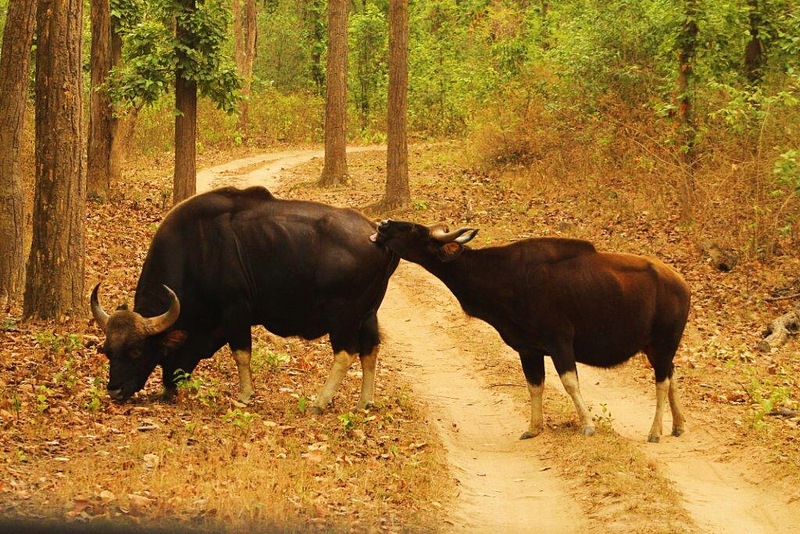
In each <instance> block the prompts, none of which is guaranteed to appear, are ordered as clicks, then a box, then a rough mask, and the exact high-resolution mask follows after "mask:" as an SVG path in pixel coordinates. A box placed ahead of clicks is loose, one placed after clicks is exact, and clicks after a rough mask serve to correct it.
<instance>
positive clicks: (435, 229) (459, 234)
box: [430, 224, 478, 245]
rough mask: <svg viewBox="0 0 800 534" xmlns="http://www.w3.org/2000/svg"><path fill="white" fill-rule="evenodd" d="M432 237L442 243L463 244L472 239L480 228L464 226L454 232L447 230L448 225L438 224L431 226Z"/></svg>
mask: <svg viewBox="0 0 800 534" xmlns="http://www.w3.org/2000/svg"><path fill="white" fill-rule="evenodd" d="M430 232H431V237H432V238H433V239H435V240H436V241H438V242H440V243H450V242H452V241H455V242H456V243H458V244H460V245H463V244H464V243H467V242H469V241H471V240H472V238H474V237H475V236H476V235H477V234H478V230H477V229H475V228H467V227H462V228H459V229H458V230H453V231H452V232H448V231H447V226H446V225H444V224H437V225H436V226H432V227H431V230H430Z"/></svg>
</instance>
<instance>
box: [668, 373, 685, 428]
mask: <svg viewBox="0 0 800 534" xmlns="http://www.w3.org/2000/svg"><path fill="white" fill-rule="evenodd" d="M668 396H669V409H670V411H672V435H673V436H675V437H678V436H680V435H681V434H683V433H684V431H685V430H686V418H685V417H684V416H683V411H682V410H681V405H680V401H678V381H677V380H676V379H675V375H674V374H673V375H672V378H670V379H669V395H668Z"/></svg>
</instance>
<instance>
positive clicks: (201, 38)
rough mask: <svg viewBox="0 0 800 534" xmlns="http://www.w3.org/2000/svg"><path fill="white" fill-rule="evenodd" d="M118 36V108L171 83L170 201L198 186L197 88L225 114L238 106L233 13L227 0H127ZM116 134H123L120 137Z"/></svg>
mask: <svg viewBox="0 0 800 534" xmlns="http://www.w3.org/2000/svg"><path fill="white" fill-rule="evenodd" d="M124 7H125V8H127V10H125V11H124V15H123V16H122V17H121V19H120V34H121V35H122V37H123V38H124V40H125V45H126V54H125V55H124V58H123V61H122V64H121V65H120V67H119V68H115V69H114V76H113V79H112V83H111V84H110V89H111V94H112V97H113V98H114V101H115V102H117V103H119V104H120V106H121V107H122V108H127V109H131V108H132V109H134V110H136V109H138V107H139V106H141V105H142V104H143V103H144V104H149V103H153V102H155V101H157V100H158V99H159V98H160V97H161V95H162V94H163V93H164V92H165V91H167V90H168V88H169V87H173V86H174V87H175V105H176V117H175V170H174V173H173V201H174V202H176V203H177V202H180V201H181V200H183V199H186V198H188V197H190V196H192V195H193V194H194V192H195V189H196V184H195V170H196V166H197V163H196V159H195V158H196V151H197V150H196V142H197V140H196V136H197V97H198V92H199V93H200V94H202V95H204V96H207V97H209V98H210V99H211V100H212V101H213V102H214V103H216V104H217V106H218V107H219V108H221V109H223V110H224V111H226V112H228V113H232V112H233V111H234V110H235V108H236V101H237V99H238V97H239V88H240V86H241V83H240V79H239V76H238V74H237V73H236V66H235V65H234V64H233V61H231V58H230V56H229V49H228V48H227V46H226V45H227V39H228V38H229V34H228V33H229V32H228V27H229V24H230V18H231V12H230V9H229V7H228V4H227V0H202V1H200V2H195V1H194V0H181V2H180V3H179V4H178V5H176V4H174V3H173V2H172V0H150V1H149V2H148V3H147V5H146V6H145V5H143V4H142V3H141V2H129V3H126V4H125V6H124ZM118 137H122V136H121V135H118Z"/></svg>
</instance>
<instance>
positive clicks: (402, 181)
mask: <svg viewBox="0 0 800 534" xmlns="http://www.w3.org/2000/svg"><path fill="white" fill-rule="evenodd" d="M407 115H408V0H390V2H389V108H388V131H387V138H386V142H387V154H386V194H385V196H384V199H383V201H382V203H381V204H382V205H383V207H384V208H398V207H404V206H407V205H408V202H409V200H410V198H411V193H410V191H409V186H408V143H407V132H406V129H407V123H408V119H407Z"/></svg>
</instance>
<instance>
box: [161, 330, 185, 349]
mask: <svg viewBox="0 0 800 534" xmlns="http://www.w3.org/2000/svg"><path fill="white" fill-rule="evenodd" d="M187 337H188V334H187V333H186V330H172V331H171V332H168V333H167V334H165V335H164V339H162V340H161V344H162V345H164V346H165V347H167V348H168V349H177V348H178V347H180V346H181V345H183V342H184V341H186V338H187Z"/></svg>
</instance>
